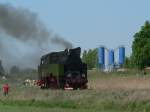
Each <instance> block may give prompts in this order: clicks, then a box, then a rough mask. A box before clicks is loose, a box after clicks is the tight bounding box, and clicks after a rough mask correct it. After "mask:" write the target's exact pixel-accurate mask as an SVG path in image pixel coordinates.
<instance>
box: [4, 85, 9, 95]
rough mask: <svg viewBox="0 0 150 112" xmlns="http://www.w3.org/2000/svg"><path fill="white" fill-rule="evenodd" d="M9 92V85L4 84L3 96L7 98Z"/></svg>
mask: <svg viewBox="0 0 150 112" xmlns="http://www.w3.org/2000/svg"><path fill="white" fill-rule="evenodd" d="M8 92H9V85H8V84H4V85H3V95H4V96H6V95H8Z"/></svg>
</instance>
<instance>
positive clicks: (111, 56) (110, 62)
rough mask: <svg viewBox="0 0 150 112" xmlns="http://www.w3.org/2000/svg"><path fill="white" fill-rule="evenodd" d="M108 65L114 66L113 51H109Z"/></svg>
mask: <svg viewBox="0 0 150 112" xmlns="http://www.w3.org/2000/svg"><path fill="white" fill-rule="evenodd" d="M109 65H114V50H110V51H109Z"/></svg>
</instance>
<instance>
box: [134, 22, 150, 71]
mask: <svg viewBox="0 0 150 112" xmlns="http://www.w3.org/2000/svg"><path fill="white" fill-rule="evenodd" d="M132 61H133V64H134V66H135V67H137V68H139V69H143V68H144V67H146V66H150V23H149V21H146V22H145V24H144V26H142V27H141V30H140V31H139V32H137V33H136V34H135V35H134V41H133V44H132Z"/></svg>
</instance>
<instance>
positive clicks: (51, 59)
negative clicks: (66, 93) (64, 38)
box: [38, 47, 88, 89]
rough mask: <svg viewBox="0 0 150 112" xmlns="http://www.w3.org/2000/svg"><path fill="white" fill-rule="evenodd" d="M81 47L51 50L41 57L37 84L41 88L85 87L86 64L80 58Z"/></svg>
mask: <svg viewBox="0 0 150 112" xmlns="http://www.w3.org/2000/svg"><path fill="white" fill-rule="evenodd" d="M80 54H81V48H80V47H77V48H74V49H66V50H64V51H60V52H52V53H49V54H46V55H44V56H42V57H41V62H40V65H39V66H38V76H39V81H38V82H39V83H38V85H39V86H41V88H63V89H64V88H73V89H77V88H80V89H86V88H87V82H88V80H87V65H86V64H85V63H83V62H82V60H81V58H80Z"/></svg>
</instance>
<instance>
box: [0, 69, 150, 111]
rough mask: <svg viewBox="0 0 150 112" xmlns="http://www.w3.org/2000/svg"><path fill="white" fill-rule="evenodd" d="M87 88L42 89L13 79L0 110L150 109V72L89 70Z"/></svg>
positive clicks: (1, 102) (0, 102) (0, 99)
mask: <svg viewBox="0 0 150 112" xmlns="http://www.w3.org/2000/svg"><path fill="white" fill-rule="evenodd" d="M88 77H89V78H88V80H89V83H88V86H89V89H87V90H75V91H63V90H41V89H39V88H38V87H25V86H23V85H22V83H21V82H19V81H18V82H13V85H12V86H11V87H10V93H9V95H8V96H7V97H4V96H3V95H2V92H1V94H0V112H149V111H150V75H145V76H143V75H140V74H136V73H111V74H102V73H99V72H95V71H89V72H88Z"/></svg>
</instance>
